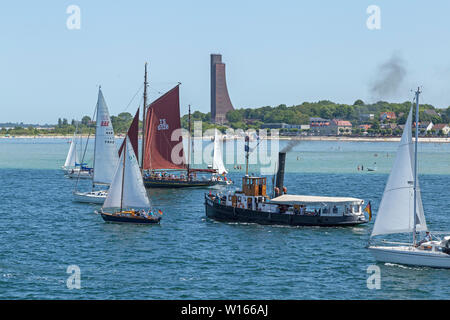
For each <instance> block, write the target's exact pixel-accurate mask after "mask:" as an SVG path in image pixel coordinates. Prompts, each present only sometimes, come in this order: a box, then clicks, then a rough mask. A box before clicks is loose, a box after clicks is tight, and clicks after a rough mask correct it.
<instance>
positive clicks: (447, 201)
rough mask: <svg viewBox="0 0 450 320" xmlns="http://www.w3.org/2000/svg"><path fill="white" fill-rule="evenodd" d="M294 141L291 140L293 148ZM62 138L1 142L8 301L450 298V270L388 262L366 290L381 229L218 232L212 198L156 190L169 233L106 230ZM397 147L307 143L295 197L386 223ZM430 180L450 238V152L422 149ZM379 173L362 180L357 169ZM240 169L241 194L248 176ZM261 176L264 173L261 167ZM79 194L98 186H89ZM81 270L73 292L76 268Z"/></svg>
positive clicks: (2, 293) (291, 161)
mask: <svg viewBox="0 0 450 320" xmlns="http://www.w3.org/2000/svg"><path fill="white" fill-rule="evenodd" d="M283 143H286V142H283ZM68 147H69V145H68V144H67V141H66V140H63V139H0V186H1V197H0V199H1V200H0V243H1V245H0V298H1V299H449V298H450V285H449V284H450V270H439V269H430V268H417V267H405V266H400V265H389V264H387V265H386V264H380V263H378V264H377V265H378V266H379V267H380V269H381V289H379V290H370V289H368V288H367V278H368V276H369V274H368V273H367V267H368V266H370V265H373V264H376V262H375V261H374V259H373V258H372V256H371V255H370V253H369V252H368V251H367V249H365V245H366V243H367V240H368V238H369V235H370V232H371V228H372V225H373V220H372V221H371V222H370V223H369V224H367V225H364V226H360V227H351V228H315V227H297V228H294V227H280V226H260V225H254V224H230V223H219V222H215V221H212V220H209V219H206V218H205V212H204V205H203V195H204V193H205V192H208V190H205V189H180V190H166V189H159V190H158V189H152V190H151V191H150V193H149V196H150V199H151V202H152V204H153V206H154V207H156V208H160V209H162V210H163V212H164V215H163V220H162V222H161V225H159V226H136V225H119V224H107V223H105V222H103V220H102V219H101V217H100V216H98V215H96V214H94V210H96V209H98V208H99V207H97V206H95V205H86V204H81V203H74V202H72V190H73V188H74V186H75V181H73V180H70V179H67V178H65V177H64V176H63V173H62V171H61V170H60V167H61V165H62V164H63V162H64V159H65V156H66V153H67V150H68ZM395 150H396V144H395V143H388V142H381V143H363V142H345V143H344V142H321V141H317V142H302V143H300V144H299V145H297V146H296V147H295V148H294V150H293V151H292V152H291V153H289V154H288V159H287V174H286V177H285V184H286V186H287V187H288V191H289V193H298V194H311V195H313V194H315V195H328V196H351V197H358V198H362V199H364V200H365V201H366V202H367V201H369V200H370V201H372V205H373V209H374V212H375V213H376V210H377V207H378V204H379V201H380V199H381V196H382V193H383V189H384V185H385V183H386V180H387V177H388V173H389V170H390V166H391V165H392V161H393V157H394V156H395ZM420 161H421V164H420V172H421V176H420V182H421V189H422V198H423V203H424V208H425V215H426V218H427V222H428V224H429V227H430V229H432V230H445V231H447V230H450V197H449V185H450V184H449V179H450V165H449V164H450V145H449V144H422V145H421V148H420ZM375 162H376V167H377V171H375V172H372V173H370V172H367V171H364V172H361V171H358V170H357V166H358V165H365V166H366V167H367V166H372V165H373V164H374V163H375ZM227 167H228V168H229V169H231V171H232V172H231V173H230V177H231V178H232V179H233V180H235V181H236V182H237V185H238V186H240V177H241V176H242V172H239V171H238V170H233V166H232V165H231V166H230V165H227ZM251 168H252V170H254V171H255V170H256V169H257V167H256V166H252V167H251ZM80 188H85V189H86V190H87V189H88V188H89V182H87V181H84V182H82V183H81V185H80ZM70 265H77V266H79V268H80V271H81V289H72V290H70V289H68V288H67V286H66V280H67V278H68V277H69V274H67V272H66V271H67V267H68V266H70Z"/></svg>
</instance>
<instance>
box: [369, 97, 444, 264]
mask: <svg viewBox="0 0 450 320" xmlns="http://www.w3.org/2000/svg"><path fill="white" fill-rule="evenodd" d="M419 94H420V91H419V89H418V90H417V91H416V96H415V102H416V121H415V122H416V123H419ZM412 110H413V108H411V110H410V112H409V115H408V119H407V121H406V124H405V128H404V131H403V135H402V138H401V141H400V145H399V147H398V150H397V156H396V158H395V162H394V165H393V167H392V170H391V173H390V175H389V179H388V182H387V184H386V187H385V190H384V193H383V198H382V199H381V203H380V207H379V209H378V213H377V217H376V220H375V224H374V227H373V230H372V234H371V236H370V237H371V240H369V246H368V249H369V250H370V252H371V253H372V254H373V256H374V257H375V259H376V260H377V261H381V262H389V263H399V264H406V265H417V266H427V267H440V268H450V236H447V237H443V239H441V238H438V237H437V235H436V236H435V237H436V240H432V238H431V235H430V233H429V231H428V228H427V224H426V221H425V215H424V211H423V206H422V199H421V194H420V188H419V181H418V179H417V143H418V130H416V133H415V142H414V143H413V139H412V133H411V132H412ZM417 232H419V233H420V232H426V233H427V235H428V237H427V238H426V239H424V240H422V241H417ZM400 233H412V237H413V239H412V243H399V242H387V241H383V244H382V245H378V244H374V239H373V237H375V236H378V235H387V234H400ZM386 244H387V245H386Z"/></svg>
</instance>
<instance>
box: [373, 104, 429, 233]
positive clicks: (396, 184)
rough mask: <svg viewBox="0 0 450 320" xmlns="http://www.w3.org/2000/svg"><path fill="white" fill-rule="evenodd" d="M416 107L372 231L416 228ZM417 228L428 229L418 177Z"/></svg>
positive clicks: (404, 230) (388, 231) (403, 136)
mask: <svg viewBox="0 0 450 320" xmlns="http://www.w3.org/2000/svg"><path fill="white" fill-rule="evenodd" d="M411 124H412V108H411V110H410V112H409V115H408V119H407V121H406V124H405V128H404V130H403V134H402V138H401V141H400V145H399V147H398V150H397V155H396V158H395V162H394V165H393V167H392V170H391V173H390V175H389V178H388V182H387V184H386V188H385V190H384V193H383V198H382V199H381V203H380V207H379V209H378V213H377V217H376V220H375V224H374V227H373V231H372V235H371V237H373V236H376V235H382V234H392V233H403V232H412V231H413V230H414V209H413V208H414V146H413V140H412V126H411ZM416 195H417V200H416V201H417V216H416V222H417V224H416V230H417V231H426V230H427V224H426V221H425V216H424V213H423V207H422V199H421V196H420V189H419V181H418V180H417V192H416Z"/></svg>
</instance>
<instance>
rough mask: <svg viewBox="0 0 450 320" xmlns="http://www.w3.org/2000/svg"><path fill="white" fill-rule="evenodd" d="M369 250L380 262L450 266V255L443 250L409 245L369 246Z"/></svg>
mask: <svg viewBox="0 0 450 320" xmlns="http://www.w3.org/2000/svg"><path fill="white" fill-rule="evenodd" d="M369 251H370V252H371V253H372V255H373V257H374V258H375V259H376V260H377V261H379V262H387V263H397V264H403V265H411V266H425V267H433V268H450V255H449V254H445V253H443V252H431V251H426V250H419V249H417V248H413V247H408V246H399V247H384V246H369Z"/></svg>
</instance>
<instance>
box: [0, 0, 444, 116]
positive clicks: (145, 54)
mask: <svg viewBox="0 0 450 320" xmlns="http://www.w3.org/2000/svg"><path fill="white" fill-rule="evenodd" d="M72 4H74V5H78V6H79V7H80V9H81V29H80V30H68V29H67V27H66V20H67V18H68V16H69V14H67V13H66V9H67V7H68V6H69V5H72ZM372 4H374V5H378V6H379V7H380V9H381V29H380V30H369V29H368V28H367V27H366V20H367V18H368V17H369V15H368V14H367V13H366V9H367V7H368V6H369V5H372ZM449 15H450V2H448V1H437V0H436V1H432V2H430V1H412V0H409V1H407V0H397V1H378V0H373V1H363V0H347V1H332V0H329V1H299V0H296V1H282V0H280V1H261V0H260V1H253V0H245V1H244V0H241V1H234V0H228V1H221V2H219V1H211V0H209V1H206V0H205V1H204V0H194V1H177V0H173V1H131V0H129V1H114V2H113V1H98V0H97V1H84V0H83V1H81V0H73V1H20V0H18V1H8V2H6V1H2V2H1V3H0V41H1V47H0V122H6V121H13V122H16V121H19V122H20V121H23V122H26V123H30V122H31V123H56V121H57V119H58V117H66V118H68V119H69V120H70V119H72V118H78V119H79V118H81V116H82V115H85V114H89V115H91V114H92V113H93V110H94V106H95V103H96V97H97V85H99V84H101V85H102V90H103V93H104V96H105V99H106V102H107V104H108V106H109V108H110V112H111V113H112V114H118V113H119V112H122V111H124V110H125V109H126V107H127V105H128V103H129V102H130V100H131V98H132V97H133V95H134V94H135V93H136V91H137V90H138V89H139V87H140V86H141V84H142V81H143V65H144V62H145V61H148V62H149V77H150V87H151V90H150V99H155V98H156V97H158V95H159V92H163V91H165V90H167V89H169V88H171V87H172V86H173V85H175V84H176V83H177V82H181V83H182V86H181V106H182V110H181V111H182V113H183V114H184V113H186V112H187V105H188V104H191V105H192V108H193V109H194V110H200V111H202V112H208V111H209V108H210V91H209V90H210V89H209V55H210V54H211V53H221V54H222V55H223V61H224V62H225V63H226V65H227V81H228V90H229V93H230V96H231V100H232V102H233V104H234V107H235V108H241V107H260V106H265V105H278V104H281V103H284V104H287V105H293V104H299V103H302V102H303V101H317V100H323V99H329V100H332V101H335V102H341V103H353V102H354V101H355V100H356V99H358V98H361V99H363V100H364V101H367V102H371V101H374V100H378V98H377V97H374V96H373V94H372V93H371V91H370V87H371V85H372V83H373V81H374V79H376V77H377V76H378V73H379V72H378V71H379V66H380V65H381V64H383V63H384V62H385V61H387V60H388V59H389V58H390V57H392V55H397V56H398V57H400V58H401V60H402V61H403V63H404V67H405V70H406V75H405V77H404V79H403V81H402V82H401V83H400V84H399V88H398V90H397V92H396V93H395V94H393V95H392V96H391V97H386V98H385V99H383V100H388V101H405V100H409V99H410V98H411V96H412V94H411V93H410V89H412V88H415V87H417V85H421V86H423V95H422V101H423V102H425V103H430V104H433V105H435V106H436V107H441V108H442V107H447V106H449V105H450V62H449V59H450V41H449V34H450V32H449V31H450V19H449ZM140 101H141V96H140V95H139V97H137V98H136V99H135V100H134V101H133V103H132V104H131V105H130V106H129V107H128V108H127V109H126V111H129V112H131V113H134V111H135V110H136V108H137V106H138V103H139V102H140Z"/></svg>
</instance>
